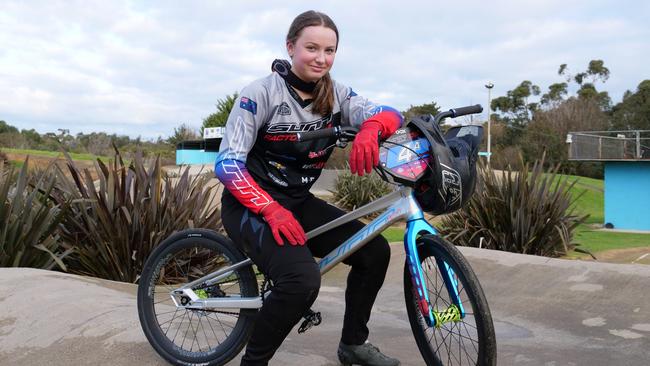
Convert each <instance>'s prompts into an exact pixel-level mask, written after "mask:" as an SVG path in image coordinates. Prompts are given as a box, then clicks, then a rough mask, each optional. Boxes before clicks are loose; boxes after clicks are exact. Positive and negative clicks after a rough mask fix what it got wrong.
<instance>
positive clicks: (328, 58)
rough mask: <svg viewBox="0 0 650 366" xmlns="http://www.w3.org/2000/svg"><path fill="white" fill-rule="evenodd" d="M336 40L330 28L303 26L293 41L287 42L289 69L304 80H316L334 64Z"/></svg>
mask: <svg viewBox="0 0 650 366" xmlns="http://www.w3.org/2000/svg"><path fill="white" fill-rule="evenodd" d="M336 41H337V39H336V33H335V32H334V31H333V30H332V29H330V28H327V27H323V26H320V25H319V26H311V27H306V28H303V29H302V31H301V32H300V36H299V37H298V39H296V41H295V42H294V43H291V42H287V52H288V53H289V57H291V71H293V73H294V74H296V75H297V76H298V77H299V78H301V79H302V80H304V81H308V82H309V81H314V82H315V81H318V80H319V79H320V78H322V77H323V76H325V74H327V72H328V71H329V70H330V69H331V68H332V65H333V64H334V56H335V55H336Z"/></svg>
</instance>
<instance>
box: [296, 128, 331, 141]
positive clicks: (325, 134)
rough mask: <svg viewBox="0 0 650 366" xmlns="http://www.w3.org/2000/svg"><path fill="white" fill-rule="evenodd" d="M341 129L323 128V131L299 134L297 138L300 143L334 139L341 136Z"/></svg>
mask: <svg viewBox="0 0 650 366" xmlns="http://www.w3.org/2000/svg"><path fill="white" fill-rule="evenodd" d="M339 130H340V128H339V127H330V128H323V129H322V130H316V131H306V132H298V133H297V134H296V137H297V138H298V141H307V140H316V139H322V138H329V137H334V136H337V135H338V134H339Z"/></svg>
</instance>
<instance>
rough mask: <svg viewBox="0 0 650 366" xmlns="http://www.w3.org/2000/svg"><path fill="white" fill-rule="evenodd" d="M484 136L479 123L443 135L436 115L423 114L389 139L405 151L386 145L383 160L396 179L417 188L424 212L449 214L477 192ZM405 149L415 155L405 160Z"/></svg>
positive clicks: (450, 130)
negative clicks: (481, 144) (479, 162)
mask: <svg viewBox="0 0 650 366" xmlns="http://www.w3.org/2000/svg"><path fill="white" fill-rule="evenodd" d="M405 136H406V137H405ZM482 137H483V128H482V127H481V126H475V125H471V126H456V127H452V128H450V129H449V130H448V131H447V133H446V134H445V135H444V136H443V134H442V131H440V127H439V126H438V124H437V123H435V122H434V119H433V117H432V116H420V117H416V118H413V119H411V120H410V121H409V122H408V123H407V124H406V126H405V127H404V128H403V129H400V130H398V131H397V132H396V134H395V135H393V136H391V138H389V139H388V140H387V141H388V142H389V144H391V143H392V144H393V145H398V146H400V149H401V150H399V149H398V150H397V151H396V152H393V153H392V154H391V150H392V149H394V148H391V147H386V148H382V150H383V151H380V162H381V164H382V167H383V168H384V170H385V171H386V172H387V173H388V174H390V175H391V176H392V178H393V180H395V181H398V182H400V183H402V184H406V185H409V186H411V187H413V192H414V195H415V199H416V200H417V201H418V203H419V204H420V207H421V208H422V210H423V211H425V212H428V213H430V214H434V215H440V214H446V213H450V212H453V211H456V210H458V209H459V208H461V207H462V206H463V205H464V204H465V203H466V202H467V201H468V200H469V199H470V197H471V196H472V194H473V193H474V188H475V186H476V160H477V158H478V149H479V145H480V142H481V138H482ZM404 152H406V153H407V154H406V155H409V154H410V152H412V153H414V154H410V155H413V156H415V158H409V157H410V155H409V156H407V159H404V155H405V154H404ZM391 156H398V157H397V158H393V159H391ZM395 161H399V162H400V163H401V164H399V165H398V164H397V163H395Z"/></svg>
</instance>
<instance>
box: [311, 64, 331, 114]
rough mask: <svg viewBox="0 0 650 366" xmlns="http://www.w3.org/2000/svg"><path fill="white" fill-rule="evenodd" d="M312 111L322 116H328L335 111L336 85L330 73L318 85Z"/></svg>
mask: <svg viewBox="0 0 650 366" xmlns="http://www.w3.org/2000/svg"><path fill="white" fill-rule="evenodd" d="M311 110H312V112H313V113H316V114H320V115H321V116H326V115H328V114H330V113H332V110H334V83H333V82H332V78H331V77H330V73H329V72H328V73H327V74H325V75H324V76H323V77H322V78H321V79H320V80H319V81H318V83H316V88H315V89H314V101H313V102H312V107H311Z"/></svg>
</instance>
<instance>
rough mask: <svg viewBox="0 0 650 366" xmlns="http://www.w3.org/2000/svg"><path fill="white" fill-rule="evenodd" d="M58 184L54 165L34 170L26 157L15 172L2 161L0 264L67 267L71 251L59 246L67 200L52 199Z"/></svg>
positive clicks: (0, 166)
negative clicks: (53, 171) (65, 259)
mask: <svg viewBox="0 0 650 366" xmlns="http://www.w3.org/2000/svg"><path fill="white" fill-rule="evenodd" d="M55 185H56V176H55V175H54V174H52V165H50V166H49V167H48V168H46V169H45V170H42V171H40V172H39V173H33V172H30V171H29V159H27V160H25V163H24V164H23V166H22V168H21V170H20V172H18V173H16V171H15V168H14V167H13V166H9V167H8V166H6V165H5V162H4V161H3V160H0V267H32V268H43V269H54V268H58V269H61V270H66V266H65V264H64V263H63V259H64V258H65V257H66V256H67V255H69V254H70V252H71V251H70V250H65V249H63V248H62V247H61V246H60V243H59V238H58V234H57V225H58V224H59V222H60V221H61V220H62V218H63V217H64V215H65V213H66V210H67V207H68V202H66V201H65V200H62V201H60V204H54V203H52V202H51V201H50V200H49V198H48V197H49V195H50V193H51V192H52V191H53V189H54V187H55Z"/></svg>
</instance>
